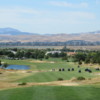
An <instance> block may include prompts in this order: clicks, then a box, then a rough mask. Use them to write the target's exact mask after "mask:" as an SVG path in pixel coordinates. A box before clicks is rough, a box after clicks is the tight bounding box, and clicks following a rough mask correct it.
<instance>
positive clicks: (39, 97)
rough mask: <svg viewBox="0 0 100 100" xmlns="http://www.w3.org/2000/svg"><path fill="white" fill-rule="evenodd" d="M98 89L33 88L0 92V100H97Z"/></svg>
mask: <svg viewBox="0 0 100 100" xmlns="http://www.w3.org/2000/svg"><path fill="white" fill-rule="evenodd" d="M99 99H100V88H98V87H90V86H88V87H64V86H33V87H27V88H17V89H9V90H3V91H0V100H99Z"/></svg>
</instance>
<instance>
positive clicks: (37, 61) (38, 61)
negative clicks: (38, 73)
mask: <svg viewBox="0 0 100 100" xmlns="http://www.w3.org/2000/svg"><path fill="white" fill-rule="evenodd" d="M30 62H33V63H55V62H54V61H41V60H32V61H30Z"/></svg>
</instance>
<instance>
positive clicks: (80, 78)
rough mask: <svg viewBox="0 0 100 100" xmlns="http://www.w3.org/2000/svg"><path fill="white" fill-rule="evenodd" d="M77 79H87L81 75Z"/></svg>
mask: <svg viewBox="0 0 100 100" xmlns="http://www.w3.org/2000/svg"><path fill="white" fill-rule="evenodd" d="M77 80H85V78H84V77H82V76H81V77H78V78H77Z"/></svg>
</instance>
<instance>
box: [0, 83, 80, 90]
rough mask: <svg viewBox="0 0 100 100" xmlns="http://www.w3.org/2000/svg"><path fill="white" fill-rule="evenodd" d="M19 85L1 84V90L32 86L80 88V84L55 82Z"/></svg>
mask: <svg viewBox="0 0 100 100" xmlns="http://www.w3.org/2000/svg"><path fill="white" fill-rule="evenodd" d="M18 84H19V83H9V82H0V90H3V89H10V88H18V87H31V86H79V83H76V82H70V81H53V82H42V83H33V82H32V83H27V84H26V85H18Z"/></svg>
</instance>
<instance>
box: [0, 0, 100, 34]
mask: <svg viewBox="0 0 100 100" xmlns="http://www.w3.org/2000/svg"><path fill="white" fill-rule="evenodd" d="M4 27H12V28H16V29H19V30H21V31H27V32H32V33H77V32H88V31H96V30H100V0H0V28H4Z"/></svg>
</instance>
